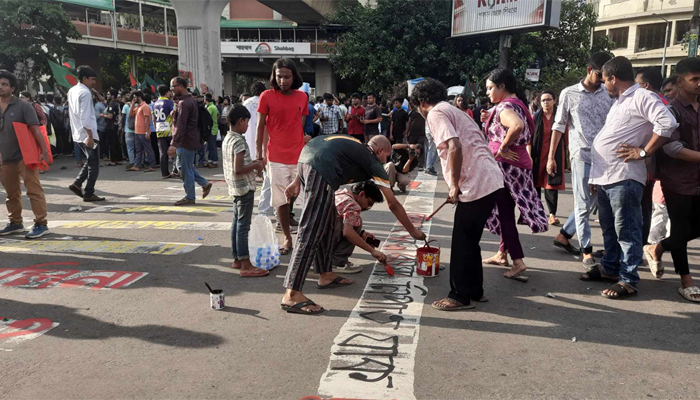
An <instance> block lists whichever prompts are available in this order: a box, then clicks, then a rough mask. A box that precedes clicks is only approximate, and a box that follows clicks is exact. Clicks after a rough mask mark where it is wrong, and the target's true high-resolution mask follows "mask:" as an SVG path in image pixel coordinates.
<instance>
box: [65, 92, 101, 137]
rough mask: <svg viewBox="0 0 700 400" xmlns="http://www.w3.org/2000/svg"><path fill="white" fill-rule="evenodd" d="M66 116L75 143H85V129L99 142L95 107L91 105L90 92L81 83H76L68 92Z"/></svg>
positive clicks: (86, 135)
mask: <svg viewBox="0 0 700 400" xmlns="http://www.w3.org/2000/svg"><path fill="white" fill-rule="evenodd" d="M68 115H69V116H70V126H71V131H72V132H73V141H74V142H75V143H86V142H87V139H88V134H87V131H86V130H85V129H86V128H87V129H89V130H90V131H91V132H92V138H93V139H94V140H100V136H99V135H98V133H97V118H96V117H95V107H94V106H93V104H92V92H91V91H90V89H89V88H88V87H87V86H85V85H83V84H82V83H78V84H77V85H75V86H73V87H72V88H71V89H70V90H69V91H68Z"/></svg>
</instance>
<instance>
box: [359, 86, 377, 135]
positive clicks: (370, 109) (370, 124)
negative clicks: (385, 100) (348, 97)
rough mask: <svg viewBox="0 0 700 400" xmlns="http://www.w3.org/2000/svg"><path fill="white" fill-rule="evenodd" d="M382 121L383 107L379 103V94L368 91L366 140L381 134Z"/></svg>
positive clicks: (363, 121)
mask: <svg viewBox="0 0 700 400" xmlns="http://www.w3.org/2000/svg"><path fill="white" fill-rule="evenodd" d="M380 122H382V109H381V107H379V105H378V104H377V96H375V94H374V93H371V92H370V93H367V106H366V107H365V118H364V119H363V120H362V123H363V124H365V142H369V140H370V139H372V138H373V137H374V136H376V135H379V123H380Z"/></svg>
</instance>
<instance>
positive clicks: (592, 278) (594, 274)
mask: <svg viewBox="0 0 700 400" xmlns="http://www.w3.org/2000/svg"><path fill="white" fill-rule="evenodd" d="M586 275H588V276H586ZM578 279H580V280H582V281H584V282H618V281H619V280H620V278H608V277H605V276H603V274H602V273H601V272H600V269H599V268H598V267H595V268H593V269H592V270H590V271H588V272H587V273H585V274H583V275H581V276H579V278H578Z"/></svg>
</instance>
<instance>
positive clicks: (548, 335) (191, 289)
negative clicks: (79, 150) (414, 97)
mask: <svg viewBox="0 0 700 400" xmlns="http://www.w3.org/2000/svg"><path fill="white" fill-rule="evenodd" d="M61 166H65V167H67V169H66V170H61V169H60V167H61ZM200 172H201V173H203V174H204V175H205V176H206V177H208V178H211V179H214V180H217V181H215V183H214V184H215V186H214V190H213V191H212V194H211V195H210V196H211V198H208V199H207V200H204V201H202V200H199V199H198V200H197V205H196V206H193V207H182V208H175V207H171V205H172V203H173V201H175V200H177V199H179V198H181V197H182V196H183V190H182V188H181V184H180V182H179V181H177V180H161V179H160V174H159V173H158V172H153V173H142V172H125V171H124V170H123V168H122V167H104V168H102V169H101V173H100V178H99V180H98V183H97V194H98V195H101V196H105V197H107V201H106V202H103V203H101V204H84V203H82V201H80V199H78V198H77V197H75V196H74V195H73V194H72V193H71V192H69V191H68V189H67V186H68V185H69V184H70V183H71V182H72V178H73V177H74V176H75V174H77V169H76V167H75V164H74V162H73V161H72V159H67V158H60V159H58V160H57V161H56V163H55V164H54V165H53V166H52V169H51V171H49V172H48V173H47V174H45V175H42V177H41V178H42V182H43V185H44V189H45V191H46V193H47V200H48V203H49V221H50V227H51V234H50V235H48V236H46V237H44V238H42V239H40V240H38V241H35V242H28V241H26V240H25V239H24V238H23V237H22V236H20V235H12V236H7V237H4V238H2V240H0V370H1V371H2V373H0V387H1V388H2V390H1V391H0V398H7V399H29V398H33V399H36V398H54V399H68V398H103V399H116V398H149V399H150V398H153V399H156V398H162V399H179V398H222V399H247V400H250V399H287V400H299V399H302V398H306V399H317V398H321V399H328V398H343V399H368V400H389V399H397V400H411V399H421V400H429V399H436V400H437V399H445V400H447V399H471V398H479V399H502V398H554V399H561V398H616V399H619V398H623V399H640V398H673V399H679V398H689V399H690V398H698V397H700V380H699V379H698V377H699V376H700V363H698V360H700V357H698V352H700V340H699V339H700V335H699V333H698V332H699V331H700V318H699V315H698V313H700V305H696V304H691V303H689V302H687V301H685V300H683V299H682V298H681V297H680V296H679V295H678V293H677V292H676V288H677V287H678V286H679V279H678V276H677V275H675V274H674V273H673V267H672V265H671V260H670V257H666V264H667V267H666V268H667V274H666V275H665V276H664V278H663V279H662V280H657V279H655V278H653V277H652V276H651V274H650V272H649V270H648V268H646V267H641V268H640V273H641V277H642V282H641V284H640V295H639V296H638V297H636V298H633V299H631V300H624V301H613V300H607V299H605V298H603V297H602V296H600V291H601V290H602V289H604V288H605V285H603V284H598V283H586V282H582V281H580V280H579V279H578V276H579V275H580V274H581V273H583V272H584V270H583V268H582V266H581V264H580V260H579V259H577V258H576V257H574V256H571V255H568V254H566V253H564V252H562V251H561V250H558V249H555V248H553V246H552V238H553V237H554V236H555V235H556V232H557V231H558V228H553V229H551V230H550V231H549V232H547V233H543V234H537V235H534V234H531V233H530V232H529V230H528V229H527V228H524V227H520V228H519V229H520V234H521V240H522V243H523V247H524V249H525V253H526V259H525V261H526V263H527V265H528V267H529V269H528V271H527V272H526V275H527V276H529V278H530V280H529V282H528V283H521V282H517V281H513V280H507V279H504V278H503V277H502V276H501V275H502V273H503V272H504V271H505V270H506V269H505V268H501V267H495V266H484V285H485V290H486V295H487V296H488V297H489V298H490V301H489V302H488V303H479V304H478V305H477V308H476V309H474V310H471V311H464V312H454V313H446V312H440V311H437V310H434V309H432V308H431V307H430V304H431V303H432V302H433V301H435V300H437V299H440V298H442V297H444V296H445V295H446V294H447V291H448V289H449V259H450V250H451V249H450V247H451V243H450V237H451V227H452V216H453V213H454V210H453V208H452V207H451V206H447V207H444V208H443V209H442V210H441V211H440V212H439V213H438V214H437V216H436V217H435V218H434V219H433V220H432V221H430V222H426V221H423V218H422V217H421V215H427V214H429V213H430V210H432V209H434V208H435V207H437V206H438V205H439V204H441V203H442V201H443V199H444V198H445V197H446V194H447V187H446V185H445V183H444V181H443V180H442V177H439V178H438V179H437V180H436V179H435V178H434V177H431V176H428V175H424V174H417V175H416V174H414V179H415V180H414V183H413V189H411V191H410V192H409V194H408V195H401V196H400V199H401V200H402V201H405V204H406V208H407V210H408V211H409V212H410V213H413V219H414V220H415V221H416V223H418V224H422V225H423V228H424V229H425V230H426V231H429V237H430V238H431V239H435V240H437V241H438V243H439V245H440V246H441V257H440V258H441V262H442V265H443V266H444V267H446V269H443V270H442V271H441V272H440V274H439V276H437V277H433V278H424V277H422V276H420V275H418V274H417V273H416V269H415V265H414V263H413V260H414V259H415V251H416V250H415V246H414V245H413V242H412V241H410V240H407V239H406V238H405V235H406V232H405V231H403V230H402V229H401V228H400V226H396V225H395V222H396V221H395V219H394V218H393V215H392V214H391V213H390V212H389V211H388V208H387V206H386V204H377V205H375V207H374V208H373V209H372V210H370V211H367V212H365V213H363V219H364V222H365V229H367V230H368V231H371V232H374V233H376V234H377V236H378V237H379V238H380V239H381V240H382V244H383V245H384V246H385V247H384V250H385V251H386V252H387V253H389V254H392V265H393V266H394V268H395V270H396V276H394V277H389V276H387V275H386V273H385V272H383V271H384V270H383V268H382V267H381V266H377V265H375V263H374V262H373V259H372V258H371V257H370V256H369V255H368V254H365V253H364V252H363V251H362V250H357V251H356V252H355V254H354V255H353V258H352V261H353V262H355V263H356V264H361V265H364V270H363V272H362V273H361V274H357V275H352V276H349V277H350V278H352V279H355V280H356V282H355V284H354V285H351V286H348V287H343V288H339V289H333V290H318V289H317V288H316V285H315V282H314V280H313V276H311V275H310V276H309V279H308V280H309V281H308V282H307V283H306V287H305V292H306V294H307V295H308V296H309V297H310V298H312V299H313V300H314V301H316V302H317V303H319V304H321V305H323V306H324V307H325V308H327V309H328V310H329V311H327V312H326V313H324V314H323V315H320V316H304V315H290V314H287V313H285V312H283V311H282V310H280V307H279V303H280V300H281V298H282V294H283V288H282V279H283V276H284V274H285V271H286V264H287V262H288V261H289V256H286V257H283V259H282V265H280V266H279V267H277V268H276V269H274V270H273V271H272V273H271V274H270V276H268V277H264V278H241V277H240V276H239V275H238V273H237V272H236V271H234V270H233V269H231V268H230V265H231V262H232V258H231V251H230V235H229V232H228V226H229V224H230V220H231V215H232V214H231V212H230V211H229V210H228V208H229V207H230V200H229V199H228V196H227V195H228V192H227V189H226V185H225V183H224V182H223V176H222V175H221V174H222V171H221V169H220V168H219V169H205V170H200ZM197 193H198V196H199V195H200V194H201V191H199V190H198V192H197ZM0 199H4V194H3V193H0ZM256 203H257V201H256ZM23 204H24V206H25V209H26V210H25V212H24V217H25V226H27V227H28V226H29V225H31V220H32V214H31V211H27V210H30V209H29V202H28V199H27V198H26V197H24V198H23ZM78 205H80V206H81V207H82V210H81V211H69V209H71V207H74V206H78ZM571 209H572V198H571V192H570V189H569V190H567V191H565V192H562V193H561V195H560V210H559V217H560V219H561V220H562V222H564V221H565V219H566V217H567V216H568V214H569V213H570V212H571ZM297 215H299V210H298V209H297ZM592 231H593V242H594V246H595V247H596V248H600V246H601V245H602V238H601V234H600V228H599V226H598V224H597V223H593V226H592ZM387 239H388V241H387ZM497 248H498V238H497V237H495V236H493V235H491V234H490V233H488V232H485V233H484V237H483V240H482V250H483V256H484V258H486V257H489V256H490V255H492V254H493V253H494V252H495V251H496V250H497ZM689 253H690V256H691V264H692V265H691V268H692V271H693V273H696V274H697V265H698V262H699V261H700V250H699V249H698V243H697V242H693V243H691V248H690V249H689ZM204 282H208V283H209V284H210V285H211V286H212V287H214V288H215V289H223V290H224V291H225V296H226V308H225V309H224V310H221V311H214V310H211V309H210V308H209V294H208V291H207V289H206V287H205V286H204Z"/></svg>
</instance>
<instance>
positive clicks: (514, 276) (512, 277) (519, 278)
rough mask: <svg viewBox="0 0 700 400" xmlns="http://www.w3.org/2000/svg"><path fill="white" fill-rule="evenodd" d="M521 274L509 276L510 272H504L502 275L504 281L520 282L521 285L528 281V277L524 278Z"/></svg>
mask: <svg viewBox="0 0 700 400" xmlns="http://www.w3.org/2000/svg"><path fill="white" fill-rule="evenodd" d="M520 274H521V272H518V273H517V274H510V271H508V272H506V273H504V274H503V277H504V278H506V279H512V280H514V281H518V282H522V283H527V281H529V280H530V277H529V276H524V275H520Z"/></svg>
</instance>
